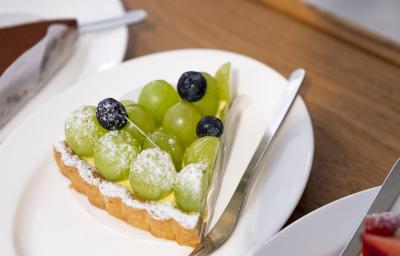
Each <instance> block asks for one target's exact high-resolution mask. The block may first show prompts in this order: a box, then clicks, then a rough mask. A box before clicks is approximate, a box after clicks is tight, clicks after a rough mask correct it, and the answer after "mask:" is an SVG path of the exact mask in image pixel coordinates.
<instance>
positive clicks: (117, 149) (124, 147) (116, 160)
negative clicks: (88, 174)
mask: <svg viewBox="0 0 400 256" xmlns="http://www.w3.org/2000/svg"><path fill="white" fill-rule="evenodd" d="M140 149H141V146H140V144H139V142H138V141H137V140H136V139H135V138H133V137H132V136H131V135H130V134H129V133H127V132H125V131H121V130H119V131H110V132H108V133H106V134H105V135H104V136H103V137H101V138H100V139H99V140H98V142H97V144H96V146H95V148H94V154H93V158H94V163H95V166H96V169H97V170H98V172H99V173H100V174H101V175H102V176H103V177H104V178H106V179H108V180H113V181H118V180H124V179H127V178H128V175H129V170H130V164H131V162H132V161H133V160H134V159H135V158H136V157H137V155H138V154H139V152H140Z"/></svg>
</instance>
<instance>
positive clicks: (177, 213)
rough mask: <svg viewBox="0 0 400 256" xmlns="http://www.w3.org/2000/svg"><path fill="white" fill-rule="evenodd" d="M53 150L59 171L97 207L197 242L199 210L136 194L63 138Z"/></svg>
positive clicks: (173, 236)
mask: <svg viewBox="0 0 400 256" xmlns="http://www.w3.org/2000/svg"><path fill="white" fill-rule="evenodd" d="M53 151H54V158H55V160H56V162H57V165H58V167H59V170H60V172H61V173H62V174H63V175H64V176H66V177H67V178H68V179H69V180H70V181H71V185H70V186H71V187H72V188H73V189H75V190H76V191H77V192H79V193H82V194H84V195H86V196H87V198H88V200H89V201H90V203H92V204H93V205H95V206H96V207H99V208H101V209H104V210H106V211H107V212H108V213H109V214H111V215H112V216H115V217H117V218H119V219H121V220H123V221H125V222H126V223H128V224H130V225H132V226H134V227H136V228H140V229H143V230H146V231H149V232H151V233H152V234H153V235H154V236H156V237H160V238H164V239H168V240H175V241H177V242H178V243H179V244H181V245H186V246H190V247H196V246H197V245H198V244H199V243H200V226H201V225H200V224H201V222H200V220H201V218H200V214H199V213H186V212H183V211H181V210H179V209H177V208H175V207H174V206H173V205H171V204H169V203H163V202H157V201H142V200H140V199H137V198H135V197H134V196H133V195H132V193H130V192H129V191H128V190H127V189H126V188H125V187H123V186H121V185H118V184H116V183H113V182H111V181H107V180H105V179H104V178H103V177H102V176H100V175H99V174H98V172H97V171H96V169H95V168H94V167H93V166H92V165H90V164H89V163H87V162H86V161H85V160H83V159H81V158H79V157H78V156H77V155H75V154H74V153H73V152H72V150H71V149H70V148H69V147H68V145H67V143H66V142H64V141H62V142H58V143H56V144H55V145H54V146H53Z"/></svg>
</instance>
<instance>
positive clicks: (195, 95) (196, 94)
mask: <svg viewBox="0 0 400 256" xmlns="http://www.w3.org/2000/svg"><path fill="white" fill-rule="evenodd" d="M206 89H207V80H206V78H205V77H204V76H203V75H202V74H201V73H200V72H195V71H188V72H185V73H183V74H182V75H181V77H180V78H179V80H178V85H177V91H178V94H179V96H181V98H182V99H184V100H186V101H189V102H193V101H197V100H199V99H201V98H203V96H204V94H205V93H206Z"/></svg>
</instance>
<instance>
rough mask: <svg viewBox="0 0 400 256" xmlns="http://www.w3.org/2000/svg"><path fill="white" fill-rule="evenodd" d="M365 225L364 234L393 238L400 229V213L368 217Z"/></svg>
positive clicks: (385, 213)
mask: <svg viewBox="0 0 400 256" xmlns="http://www.w3.org/2000/svg"><path fill="white" fill-rule="evenodd" d="M364 223H365V230H364V232H365V233H367V234H373V235H380V236H393V235H394V233H395V232H396V230H397V229H398V228H400V213H398V212H384V213H379V214H371V215H367V216H366V217H365V222H364Z"/></svg>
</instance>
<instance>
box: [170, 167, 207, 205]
mask: <svg viewBox="0 0 400 256" xmlns="http://www.w3.org/2000/svg"><path fill="white" fill-rule="evenodd" d="M207 187H208V177H207V164H205V163H197V164H189V165H187V166H185V168H183V169H182V171H181V172H180V173H178V176H177V178H176V184H175V188H174V195H175V201H176V204H177V205H178V207H179V208H180V209H181V210H183V211H186V212H198V211H200V208H201V205H202V203H203V199H204V195H205V194H206V192H207Z"/></svg>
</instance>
